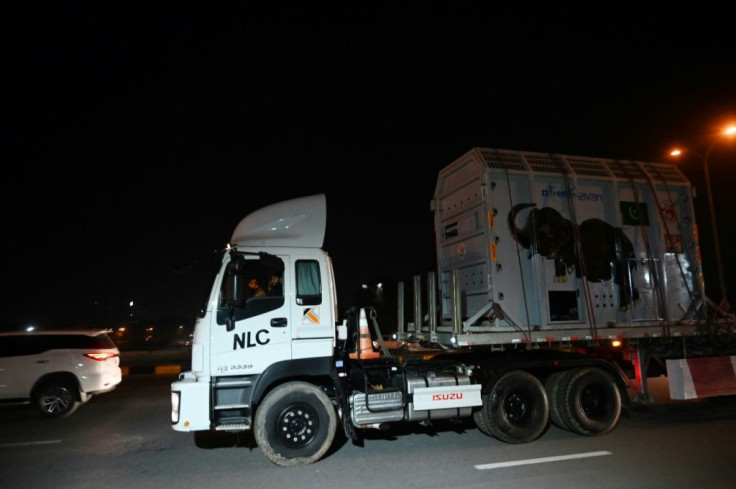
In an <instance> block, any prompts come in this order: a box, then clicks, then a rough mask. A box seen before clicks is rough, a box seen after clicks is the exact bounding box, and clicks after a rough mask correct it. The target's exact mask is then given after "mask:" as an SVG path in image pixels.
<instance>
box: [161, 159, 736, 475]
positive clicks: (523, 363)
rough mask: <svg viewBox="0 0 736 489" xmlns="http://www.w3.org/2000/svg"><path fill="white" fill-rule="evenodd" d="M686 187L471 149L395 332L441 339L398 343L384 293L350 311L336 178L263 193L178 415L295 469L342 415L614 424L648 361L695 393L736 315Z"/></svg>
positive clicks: (446, 181) (441, 188)
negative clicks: (422, 348)
mask: <svg viewBox="0 0 736 489" xmlns="http://www.w3.org/2000/svg"><path fill="white" fill-rule="evenodd" d="M691 195H692V189H691V187H690V184H689V182H688V181H687V180H686V179H685V178H684V176H683V175H682V174H681V173H680V172H679V170H677V169H676V168H675V167H672V166H670V165H665V164H661V163H643V162H636V161H619V160H605V159H596V158H586V157H573V156H564V155H550V154H541V153H528V152H519V151H510V150H494V149H485V148H474V149H473V150H471V151H469V152H468V153H466V154H465V155H463V156H462V157H461V158H459V159H458V160H456V161H455V162H453V163H452V164H450V165H448V166H447V167H445V168H444V169H443V170H442V171H441V172H440V174H439V178H438V182H437V187H436V191H435V197H434V200H433V201H432V210H433V211H434V216H435V231H436V243H435V245H436V247H437V248H436V249H437V256H438V268H437V270H438V273H439V276H440V280H439V282H437V281H436V278H435V275H434V274H430V275H429V277H428V279H427V294H428V295H427V297H428V299H427V301H426V303H427V304H428V309H429V311H427V312H426V313H425V312H424V311H422V310H421V304H422V300H421V295H420V294H421V292H420V291H419V289H420V287H421V281H420V280H415V291H414V308H413V310H414V321H413V322H411V323H408V324H406V325H405V324H404V322H403V318H404V312H405V309H404V304H403V298H402V297H399V303H400V311H399V312H398V314H397V324H396V327H395V328H394V330H395V331H397V334H398V336H399V338H400V339H402V340H406V341H409V340H412V339H413V340H415V341H416V340H417V339H420V340H423V341H425V342H426V343H432V344H436V345H438V346H439V347H440V348H438V349H436V350H432V353H431V354H429V353H427V352H423V353H422V354H409V353H407V351H408V352H411V351H413V350H411V349H408V350H406V349H405V350H402V352H401V354H400V355H398V354H396V351H394V352H393V353H392V351H391V350H389V349H388V348H387V347H386V345H385V343H384V342H383V340H382V336H381V334H380V331H378V327H377V322H376V321H375V311H374V310H373V309H370V308H368V309H366V308H360V309H353V310H352V311H353V312H352V313H351V314H348V317H346V318H343V320H342V321H340V319H339V318H338V312H337V311H338V308H337V294H336V285H335V280H334V277H333V268H332V263H331V260H330V257H329V256H328V254H327V253H326V252H325V251H324V250H323V249H322V246H323V240H324V233H325V226H326V198H325V196H324V195H322V194H319V195H311V196H307V197H302V198H297V199H293V200H290V201H286V202H281V203H276V204H273V205H270V206H268V207H265V208H263V209H260V210H258V211H256V212H254V213H252V214H250V215H248V216H246V217H245V218H244V219H243V220H242V221H241V222H240V223H239V224H238V225H237V227H236V228H235V230H234V232H233V235H232V238H231V240H230V243H229V245H228V246H227V247H226V249H224V250H223V252H222V261H221V263H222V264H221V267H220V268H219V270H218V272H217V274H216V276H215V277H214V281H213V285H212V288H211V290H210V293H209V297H208V300H207V303H206V307H205V310H204V313H203V314H202V315H201V317H198V318H197V321H196V324H195V332H194V341H193V346H192V369H191V371H188V372H183V373H182V374H180V377H179V379H178V380H177V381H175V382H173V383H172V385H171V397H172V410H171V423H172V427H173V429H175V430H177V431H183V432H194V431H204V430H216V431H227V432H237V431H243V430H253V433H254V436H255V439H256V442H257V443H258V445H259V447H260V449H261V451H262V452H263V454H264V455H265V456H266V457H267V458H268V459H269V460H270V461H272V462H273V463H275V464H277V465H281V466H293V465H303V464H309V463H313V462H315V461H317V460H319V459H320V458H321V457H322V456H323V455H324V454H325V453H326V452H327V450H328V449H329V448H330V446H331V444H332V442H333V438H334V436H335V434H336V431H337V429H338V427H339V428H340V429H341V430H343V431H344V433H345V435H346V436H347V437H348V438H349V439H351V440H353V441H359V440H360V439H361V434H362V432H363V430H366V429H374V428H382V427H385V426H387V425H389V424H391V423H403V422H417V423H422V424H429V423H432V422H433V421H435V420H441V419H460V418H466V417H472V419H473V420H474V422H475V425H476V426H477V427H478V429H479V430H481V431H482V432H483V433H486V434H488V435H490V436H492V437H495V438H497V439H499V440H501V441H504V442H507V443H526V442H531V441H533V440H535V439H537V438H539V437H540V436H542V434H543V433H544V432H545V430H546V429H547V427H548V426H549V423H553V424H554V425H556V426H558V427H560V428H562V429H566V430H570V431H572V432H575V433H578V434H581V435H585V436H596V435H602V434H605V433H608V432H610V431H611V430H613V429H614V428H615V427H616V425H617V424H618V422H619V419H620V416H621V413H622V409H624V408H625V407H626V406H628V405H629V403H630V402H637V401H640V402H647V401H648V400H649V399H650V398H649V396H648V391H647V385H646V372H647V368H648V366H649V359H650V358H655V359H656V360H665V361H666V366H667V373H668V374H672V375H671V379H670V389H671V391H672V392H681V393H684V394H683V397H681V398H687V397H692V395H687V392H690V391H692V382H693V377H692V376H689V374H688V370H687V369H688V368H689V366H690V365H693V363H691V362H695V361H697V360H698V358H702V359H703V360H706V361H720V360H724V361H729V362H730V357H729V356H728V355H733V354H734V345H733V341H732V340H733V324H732V322H728V321H725V322H724V321H712V320H710V319H709V320H706V319H705V318H706V314H705V308H706V305H707V300H706V297H705V295H704V291H703V282H702V276H701V273H700V262H699V261H698V258H699V252H698V243H697V234H696V233H695V221H694V215H693V206H692V200H691ZM269 282H273V283H280V287H279V288H278V289H275V288H274V289H269V287H268V285H267V284H269ZM417 283H418V284H419V287H417V286H416V284H417ZM435 284H436V285H435ZM399 290H403V286H402V287H400V288H399ZM435 298H436V299H435ZM711 317H712V316H710V315H708V318H711ZM423 318H426V321H423V320H422V319H423ZM369 320H370V323H369ZM711 339H717V340H718V341H710V340H711ZM685 359H686V360H685ZM683 362H684V363H683ZM657 364H658V365H664V363H663V362H657ZM630 373H631V375H630ZM673 379H675V382H673ZM688 382H689V384H688ZM688 389H690V390H688ZM728 389H729V386H725V387H723V388H721V389H719V390H717V392H715V394H714V391H710V395H718V394H728V393H734V392H730V391H729V390H728ZM630 390H632V391H633V392H634V393H635V394H636V397H635V398H634V399H633V400H632V399H630V398H629V391H630ZM734 390H735V391H736V387H734ZM696 395H697V394H696ZM702 395H708V394H702Z"/></svg>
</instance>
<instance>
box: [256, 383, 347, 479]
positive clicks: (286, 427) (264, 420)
mask: <svg viewBox="0 0 736 489" xmlns="http://www.w3.org/2000/svg"><path fill="white" fill-rule="evenodd" d="M336 428H337V415H336V413H335V408H334V407H333V406H332V403H331V402H330V398H329V397H327V394H325V392H324V391H322V390H321V389H319V388H318V387H316V386H314V385H312V384H309V383H307V382H288V383H286V384H283V385H280V386H278V387H276V388H275V389H273V390H272V391H271V392H269V393H268V395H266V397H265V398H264V399H263V402H262V403H261V405H260V406H259V407H258V410H257V411H256V416H255V427H254V435H255V439H256V443H258V446H259V447H260V449H261V451H262V452H263V454H264V455H265V456H266V458H267V459H269V460H270V461H271V462H273V463H274V464H276V465H280V466H282V467H294V466H297V465H308V464H311V463H314V462H316V461H317V460H319V459H320V458H321V457H322V456H323V455H324V454H325V453H326V452H327V450H329V448H330V446H331V445H332V442H333V440H334V439H335V431H336Z"/></svg>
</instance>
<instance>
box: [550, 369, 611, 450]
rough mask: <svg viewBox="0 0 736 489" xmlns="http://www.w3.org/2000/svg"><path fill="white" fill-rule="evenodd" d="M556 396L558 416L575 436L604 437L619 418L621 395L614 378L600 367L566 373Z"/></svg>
mask: <svg viewBox="0 0 736 489" xmlns="http://www.w3.org/2000/svg"><path fill="white" fill-rule="evenodd" d="M557 395H558V404H559V409H560V413H561V414H562V417H563V419H564V421H565V424H566V425H567V427H568V428H569V429H570V431H573V432H574V433H578V434H580V435H586V436H596V435H603V434H605V433H608V432H610V431H611V430H613V429H614V428H615V427H616V425H617V424H618V422H619V420H620V419H621V393H620V392H619V390H618V387H617V386H616V382H615V380H614V379H613V376H612V375H611V374H609V373H608V372H605V371H603V370H601V369H599V368H594V367H584V368H580V369H575V370H571V371H569V372H567V373H566V374H565V376H564V377H563V378H562V379H561V380H560V383H559V386H558V392H557Z"/></svg>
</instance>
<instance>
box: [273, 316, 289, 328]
mask: <svg viewBox="0 0 736 489" xmlns="http://www.w3.org/2000/svg"><path fill="white" fill-rule="evenodd" d="M286 325H287V321H286V318H273V319H271V326H273V327H274V328H283V327H284V326H286Z"/></svg>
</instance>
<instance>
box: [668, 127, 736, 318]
mask: <svg viewBox="0 0 736 489" xmlns="http://www.w3.org/2000/svg"><path fill="white" fill-rule="evenodd" d="M721 135H722V136H727V137H733V136H734V135H736V125H734V126H729V127H727V128H726V129H725V130H724V131H723V132H722V133H721ZM721 140H722V139H721V138H716V139H714V140H713V143H712V144H711V145H710V147H709V148H708V151H706V153H705V157H703V156H701V155H700V154H699V153H696V152H695V151H688V152H690V153H692V154H694V155H695V156H697V157H698V158H700V159H701V160H702V161H703V172H704V174H705V188H706V190H707V191H708V209H709V211H710V225H711V227H712V228H713V244H714V246H715V249H716V267H717V268H718V281H719V285H720V286H721V307H722V308H724V309H725V310H729V309H730V306H729V304H728V299H727V298H726V280H725V278H724V276H723V262H722V261H721V246H720V243H719V240H718V227H717V226H716V211H715V206H714V205H713V190H712V189H711V186H710V174H709V172H708V159H709V158H710V154H711V152H712V151H713V148H715V147H716V144H718V143H719V142H720V141H721ZM682 153H683V150H681V149H677V148H675V149H673V150H672V151H671V152H670V155H671V156H675V157H677V156H680V155H682Z"/></svg>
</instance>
